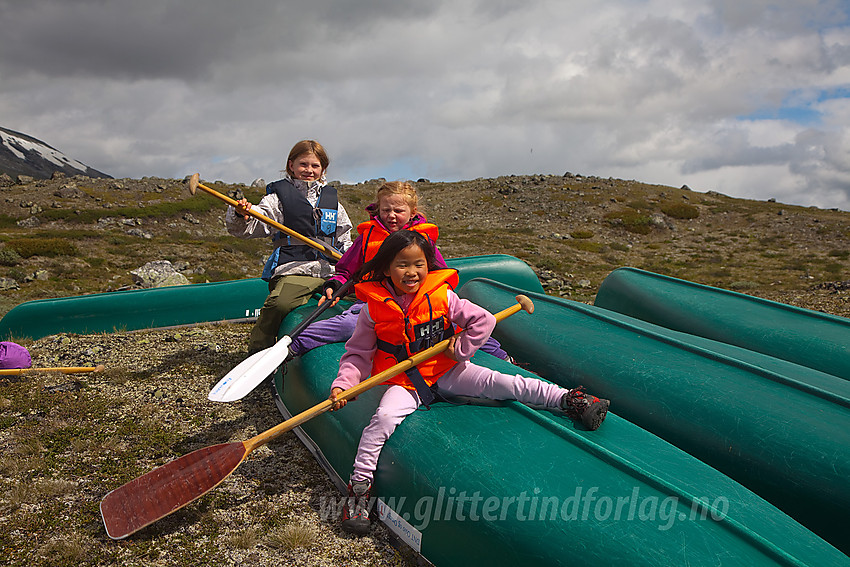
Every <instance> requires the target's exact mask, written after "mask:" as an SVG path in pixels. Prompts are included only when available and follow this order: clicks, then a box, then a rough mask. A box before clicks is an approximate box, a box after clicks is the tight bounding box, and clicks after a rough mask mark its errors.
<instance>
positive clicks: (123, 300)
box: [0, 254, 543, 340]
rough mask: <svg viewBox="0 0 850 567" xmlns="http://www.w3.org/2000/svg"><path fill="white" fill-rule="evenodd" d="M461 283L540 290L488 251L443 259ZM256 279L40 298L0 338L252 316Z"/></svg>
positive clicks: (259, 283) (518, 265) (4, 324)
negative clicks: (481, 280) (495, 281)
mask: <svg viewBox="0 0 850 567" xmlns="http://www.w3.org/2000/svg"><path fill="white" fill-rule="evenodd" d="M447 263H448V265H449V267H451V268H454V269H456V270H458V273H459V275H460V278H461V283H462V282H464V281H466V280H469V279H472V278H476V277H482V276H483V277H492V276H493V275H494V274H499V280H500V281H505V282H508V283H510V284H511V285H514V286H516V287H518V288H521V289H525V290H529V291H543V288H542V287H541V286H540V281H539V280H538V279H537V276H536V275H535V273H534V271H533V270H532V269H531V268H530V267H528V265H527V264H526V263H525V262H523V261H521V260H519V259H517V258H514V257H513V256H507V255H504V254H493V255H485V256H470V257H466V258H457V259H451V260H447ZM268 292H269V290H268V284H267V283H266V282H265V281H263V280H261V279H260V278H250V279H244V280H233V281H226V282H215V283H206V284H194V285H185V286H171V287H161V288H155V289H144V290H130V291H116V292H110V293H97V294H92V295H83V296H77V297H61V298H56V299H39V300H36V301H28V302H26V303H22V304H20V305H18V306H16V307H14V308H13V309H12V310H11V311H9V312H8V313H7V314H6V315H5V316H4V317H3V318H2V319H0V340H9V339H15V338H24V337H29V338H31V339H33V340H37V339H40V338H41V337H45V336H47V335H52V334H55V333H63V332H64V333H78V334H93V333H111V332H114V331H133V330H137V329H155V328H163V327H173V326H181V325H191V324H195V323H203V322H218V321H239V320H251V319H255V318H256V317H257V315H258V314H259V312H260V308H261V307H262V306H263V301H265V299H266V296H267V295H268Z"/></svg>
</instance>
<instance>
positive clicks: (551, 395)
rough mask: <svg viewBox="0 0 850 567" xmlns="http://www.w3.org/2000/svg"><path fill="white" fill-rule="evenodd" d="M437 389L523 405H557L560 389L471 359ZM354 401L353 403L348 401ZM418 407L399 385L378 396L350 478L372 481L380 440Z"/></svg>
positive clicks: (412, 395)
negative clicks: (474, 362)
mask: <svg viewBox="0 0 850 567" xmlns="http://www.w3.org/2000/svg"><path fill="white" fill-rule="evenodd" d="M437 385H438V387H439V390H440V391H441V392H446V393H448V394H454V395H456V396H475V397H478V398H487V399H491V400H517V401H520V402H522V403H525V404H535V405H542V406H546V407H549V408H557V407H559V403H560V401H561V397H562V396H563V395H564V394H565V393H566V392H568V390H565V389H564V388H561V387H559V386H556V385H555V384H550V383H548V382H544V381H543V380H539V379H537V378H526V377H525V376H520V375H519V374H516V375H510V374H502V373H501V372H496V371H495V370H490V369H489V368H485V367H483V366H478V365H477V364H472V363H471V362H462V363H459V364H457V365H455V366H454V367H453V368H452V369H451V370H449V371H448V372H446V373H445V374H444V375H443V376H441V377H440V379H439V381H438V382H437ZM352 403H356V402H352ZM417 407H419V396H417V395H416V392H415V391H413V390H408V389H407V388H404V387H402V386H397V385H394V386H390V387H389V388H387V390H386V392H384V395H383V396H382V397H381V402H380V403H379V404H378V409H377V410H375V415H373V416H372V420H371V421H370V422H369V425H367V426H366V427H365V428H364V429H363V434H362V435H361V436H360V444H359V445H358V446H357V456H356V457H355V458H354V472H353V473H352V474H351V480H352V481H358V480H369V481H371V480H372V476H373V475H374V473H375V469H376V468H377V466H378V457H380V455H381V449H383V448H384V443H386V442H387V439H389V438H390V435H392V433H393V431H395V428H396V427H397V426H398V424H400V423H401V422H402V421H404V418H405V417H407V416H408V415H410V414H411V413H413V412H414V411H415V410H416V408H417Z"/></svg>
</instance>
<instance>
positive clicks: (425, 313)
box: [329, 230, 609, 534]
mask: <svg viewBox="0 0 850 567" xmlns="http://www.w3.org/2000/svg"><path fill="white" fill-rule="evenodd" d="M361 273H362V274H364V275H366V276H367V279H366V281H363V282H361V283H359V284H357V285H356V286H355V290H356V293H357V296H358V297H360V298H361V299H363V300H364V301H365V302H366V306H365V307H364V308H363V309H362V310H361V311H360V314H359V316H358V319H357V325H356V327H355V330H354V334H353V335H352V336H351V339H349V340H348V342H347V343H346V344H345V349H346V352H345V354H344V355H343V356H342V359H341V360H340V364H339V372H338V374H337V378H336V380H334V382H333V384H332V385H331V394H330V396H329V398H330V400H331V401H332V402H333V406H332V410H338V409H339V408H341V407H343V406H344V405H345V404H346V401H345V400H338V399H337V396H338V395H339V394H340V393H341V392H342V391H343V390H346V389H348V388H350V387H352V386H354V385H356V384H357V383H359V382H361V381H363V380H364V379H366V378H367V377H369V376H370V375H374V374H376V373H378V372H380V371H382V370H386V369H387V368H390V367H391V366H392V365H394V364H395V363H397V362H400V361H402V360H405V359H407V358H409V355H410V354H412V353H414V352H418V351H420V350H423V349H425V348H427V347H429V346H431V345H433V344H436V343H437V342H439V341H441V340H443V339H444V338H446V337H449V336H452V334H453V332H454V326H455V325H456V326H458V327H461V328H462V329H464V332H463V333H461V334H460V335H458V336H456V337H452V338H451V340H450V344H449V348H448V349H447V350H446V351H445V352H444V353H442V354H438V355H436V356H435V357H433V358H431V359H429V360H427V361H425V362H423V363H421V364H419V365H418V366H417V367H415V368H413V369H411V370H409V371H408V372H407V373H402V374H398V375H396V376H393V377H392V378H390V379H389V380H387V382H386V383H387V384H388V385H389V388H387V390H386V391H385V392H384V394H383V396H382V397H381V401H380V404H379V406H378V408H377V410H376V412H375V415H374V416H373V417H372V420H371V421H370V422H369V425H367V426H366V428H365V429H364V430H363V433H362V435H361V437H360V444H359V445H358V448H357V456H356V457H355V460H354V470H353V473H352V475H351V482H350V484H349V488H348V491H349V496H350V497H351V498H349V499H348V501H349V504H348V505H347V506H346V508H345V509H344V510H343V522H342V528H343V529H344V530H346V531H349V532H351V533H355V534H364V533H366V532H367V531H368V530H369V517H368V514H369V498H370V493H371V485H372V477H373V475H374V472H375V469H376V468H377V465H378V457H379V455H380V453H381V449H382V448H383V446H384V443H385V442H386V441H387V439H388V438H389V436H390V435H391V434H392V432H393V431H394V430H395V428H396V427H397V426H398V425H399V424H400V423H401V422H402V421H403V420H404V418H405V417H406V416H408V415H409V414H410V413H412V412H413V411H414V410H416V408H417V407H419V405H420V403H421V404H425V405H428V404H430V403H431V402H432V401H433V400H434V393H433V391H432V386H434V385H435V384H436V386H438V387H439V390H440V391H442V392H446V393H449V394H454V395H462V396H476V397H482V398H488V399H494V400H518V401H520V402H523V403H527V404H538V405H543V406H545V407H549V408H560V409H561V410H563V411H564V412H565V413H566V414H567V415H568V416H569V417H571V418H573V419H580V420H581V421H582V423H583V424H584V425H585V426H586V427H587V428H588V429H591V430H593V429H596V428H597V427H599V425H600V424H601V423H602V420H604V419H605V415H606V414H607V411H608V405H609V402H608V400H601V399H599V398H597V397H595V396H591V395H589V394H586V393H584V392H583V391H582V389H581V387H579V388H575V389H572V390H567V389H564V388H560V387H559V386H556V385H554V384H550V383H549V382H545V381H543V380H540V379H537V378H527V377H524V376H520V375H518V374H517V375H513V376H511V375H508V374H502V373H501V372H497V371H494V370H490V369H489V368H485V367H483V366H478V365H476V364H472V363H471V362H469V359H470V358H471V357H472V355H473V354H474V352H475V351H476V350H477V349H478V348H479V347H480V346H481V345H483V344H484V341H485V340H486V339H487V337H488V336H489V335H490V332H491V331H492V330H493V327H494V326H495V324H496V319H495V317H493V315H491V314H490V313H489V312H487V311H485V310H484V309H482V308H481V307H479V306H477V305H475V304H474V303H472V302H470V301H467V300H465V299H461V298H460V297H458V296H457V295H456V294H455V292H454V291H453V290H452V287H453V286H454V285H456V284H457V281H458V280H457V272H455V271H454V270H448V269H437V265H436V261H435V256H434V250H433V248H432V247H431V245H430V243H429V242H428V240H427V239H426V238H424V237H423V236H422V235H421V234H418V233H416V232H413V231H408V230H400V231H398V232H395V233H393V234H391V235H390V236H389V237H387V238H386V240H384V243H383V244H382V245H381V248H380V250H379V251H378V253H377V254H376V255H375V257H374V258H373V259H372V260H371V261H370V262H367V263H366V264H365V265H364V266H363V269H362V270H361Z"/></svg>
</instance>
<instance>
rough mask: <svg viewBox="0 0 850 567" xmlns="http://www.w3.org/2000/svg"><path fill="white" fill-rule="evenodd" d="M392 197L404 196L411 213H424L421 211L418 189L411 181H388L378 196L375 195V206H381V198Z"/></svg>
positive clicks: (381, 187) (379, 190) (382, 186)
mask: <svg viewBox="0 0 850 567" xmlns="http://www.w3.org/2000/svg"><path fill="white" fill-rule="evenodd" d="M390 195H401V196H403V197H404V200H405V201H407V206H408V207H410V212H411V213H414V214H415V213H421V212H422V211H420V210H419V196H418V195H417V194H416V188H415V187H413V185H411V184H410V182H409V181H387V182H386V183H384V184H383V185H381V186H380V187H379V188H378V194H377V195H375V204H376V205H379V204H380V202H381V197H389V196H390Z"/></svg>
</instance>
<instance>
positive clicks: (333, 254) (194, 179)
mask: <svg viewBox="0 0 850 567" xmlns="http://www.w3.org/2000/svg"><path fill="white" fill-rule="evenodd" d="M199 179H200V175H199V174H197V173H195V174H194V175H192V176H191V177H190V178H189V193H191V194H192V195H194V194H195V192H196V191H197V190H198V189H201V190H203V191H206V192H207V193H209V194H210V195H212V196H213V197H215V198H217V199H221V200H222V201H224V202H225V203H227V204H228V205H230V206H232V207H237V208H239V203H238V202H237V201H235V200H233V199H231V198H230V197H228V196H227V195H222V194H221V193H219V192H218V191H216V190H215V189H210V188H209V187H207V186H206V185H204V184H203V183H201V182H200V181H199ZM245 213H246V214H248V215H251V216H252V217H254V218H255V219H259V220H261V221H263V222H264V223H266V224H267V225H269V226H273V227H275V228H276V229H278V230H279V231H281V232H282V233H284V234H288V235H289V236H291V237H292V238H295V239H298V240H300V241H301V242H303V243H304V244H307V245H308V246H312V247H313V248H315V249H317V250H321V251H322V252H323V253H324V254H325V256H327V257H328V258H333V259H334V260H339V259H340V258H341V257H342V255H341V254H340V253H339V252H337V251H336V250H334V249H333V248H331V247H330V246H328V245H327V244H325V243H324V242H318V241H316V240H313V239H312V238H307V237H306V236H304V235H302V234H299V233H297V232H295V231H294V230H292V229H291V228H289V227H287V226H284V225H282V224H280V223H279V222H277V221H276V220H274V219H270V218H269V217H267V216H265V215H264V214H261V213H258V212H256V211H254V210H253V209H248V210H247V211H245Z"/></svg>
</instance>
